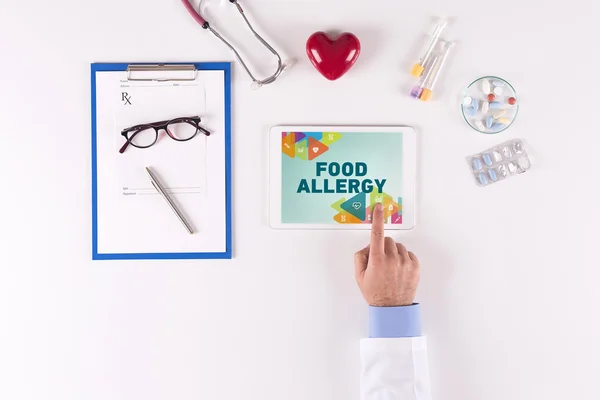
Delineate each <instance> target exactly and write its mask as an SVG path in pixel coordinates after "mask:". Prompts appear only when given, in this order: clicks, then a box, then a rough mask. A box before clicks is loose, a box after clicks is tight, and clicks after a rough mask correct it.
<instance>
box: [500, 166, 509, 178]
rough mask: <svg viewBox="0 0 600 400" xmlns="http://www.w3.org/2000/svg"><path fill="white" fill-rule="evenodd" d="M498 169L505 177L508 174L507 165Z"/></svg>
mask: <svg viewBox="0 0 600 400" xmlns="http://www.w3.org/2000/svg"><path fill="white" fill-rule="evenodd" d="M498 171H499V172H500V175H502V176H504V177H507V176H508V168H506V165H501V166H499V167H498Z"/></svg>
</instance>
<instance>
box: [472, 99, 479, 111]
mask: <svg viewBox="0 0 600 400" xmlns="http://www.w3.org/2000/svg"><path fill="white" fill-rule="evenodd" d="M471 107H473V110H475V111H477V110H479V100H477V99H473V104H471Z"/></svg>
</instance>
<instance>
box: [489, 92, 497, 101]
mask: <svg viewBox="0 0 600 400" xmlns="http://www.w3.org/2000/svg"><path fill="white" fill-rule="evenodd" d="M487 99H488V101H494V100H496V96H495V95H494V93H490V94H488V96H487Z"/></svg>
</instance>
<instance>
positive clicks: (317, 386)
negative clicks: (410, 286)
mask: <svg viewBox="0 0 600 400" xmlns="http://www.w3.org/2000/svg"><path fill="white" fill-rule="evenodd" d="M371 3H376V4H377V5H376V6H374V5H371ZM243 4H245V5H246V8H247V9H248V11H249V12H251V16H252V17H253V20H254V21H256V23H257V25H258V26H259V28H260V31H261V32H269V33H270V36H271V37H275V38H276V39H277V40H276V41H275V42H276V43H275V44H276V47H277V48H279V49H282V50H285V52H286V53H288V54H289V55H291V56H294V57H296V58H298V64H297V65H296V66H295V67H294V68H293V69H291V70H290V71H289V72H288V73H287V75H285V76H284V77H282V78H281V80H280V81H278V82H277V83H276V84H275V85H273V86H270V87H265V88H263V89H261V90H259V91H253V90H251V89H250V85H249V82H248V79H247V77H246V76H245V74H244V73H243V71H242V69H241V67H240V66H239V65H237V64H236V65H235V67H234V69H233V107H234V108H233V110H234V112H233V157H234V167H233V178H234V254H235V258H234V259H233V260H232V261H189V262H188V261H183V262H163V261H160V262H143V261H139V262H92V261H91V219H90V209H91V207H90V199H91V184H90V182H91V179H90V175H91V163H90V84H89V80H90V79H89V75H90V73H89V64H90V63H91V62H95V61H106V62H109V61H122V62H129V61H138V62H146V61H223V60H233V57H232V55H231V54H230V53H229V52H228V51H227V49H226V48H224V47H223V46H222V44H221V43H219V42H217V41H216V39H215V38H213V37H211V36H210V35H209V34H208V33H206V32H205V31H203V30H202V29H201V28H200V27H199V26H198V25H196V23H195V22H194V21H193V20H192V19H191V18H190V16H189V15H188V14H187V12H186V11H185V10H184V8H183V7H182V5H181V4H180V2H179V1H176V0H171V1H159V0H152V1H142V0H129V1H123V0H104V1H93V2H81V1H76V0H55V1H49V2H41V1H40V2H26V1H17V0H3V1H2V4H1V5H0V38H1V40H0V60H1V61H0V129H1V132H0V174H1V179H2V181H1V182H2V189H1V192H2V195H1V197H0V199H1V200H0V201H1V207H0V257H1V259H0V260H1V261H0V398H2V399H10V400H17V399H36V400H39V399H53V400H54V399H56V400H59V399H60V400H67V399H78V400H79V399H86V400H106V399H111V400H125V399H127V400H128V399H144V400H159V399H161V400H162V399H178V400H187V399H190V400H191V399H206V400H213V399H214V400H217V399H219V400H221V399H222V400H234V399H235V400H237V399H252V400H279V399H287V400H305V399H312V400H330V399H358V398H359V393H358V390H359V382H358V378H359V357H358V350H359V339H360V338H361V337H364V336H365V335H366V334H367V314H366V306H365V304H364V302H363V300H362V298H361V296H360V294H359V292H358V290H357V288H356V285H355V282H354V276H353V268H354V267H353V264H352V256H353V253H354V251H355V250H357V249H359V248H361V247H362V246H364V245H365V243H366V242H367V240H368V233H367V232H335V233H334V232H278V231H273V230H271V229H270V228H269V227H268V224H267V201H266V200H267V193H268V192H267V153H266V145H265V138H266V134H267V131H268V129H269V127H271V126H272V125H275V124H282V123H288V124H409V125H414V126H415V127H416V128H417V129H418V131H419V135H420V139H419V145H420V150H419V180H418V182H419V183H418V194H419V200H418V206H419V208H418V213H417V216H418V225H417V228H416V229H414V230H413V231H411V232H408V233H394V238H395V239H397V240H399V241H402V242H404V243H405V244H406V245H407V246H408V247H409V248H410V249H412V250H413V251H414V252H415V253H417V255H419V257H420V258H421V261H422V269H423V273H422V283H421V286H420V290H419V295H418V300H419V301H420V302H421V303H422V304H423V324H424V330H425V332H426V333H427V335H428V337H429V345H430V353H429V358H430V362H431V377H432V385H433V394H434V398H435V399H439V400H441V399H445V400H479V399H486V400H504V399H512V400H521V399H523V400H525V399H527V400H530V399H545V400H559V399H560V400H563V399H597V398H598V397H599V396H600V389H599V387H598V384H597V375H598V371H599V369H600V361H599V360H600V345H599V342H598V337H599V335H600V322H599V318H598V316H597V315H598V305H599V302H600V291H598V289H597V286H598V281H599V278H600V272H599V269H598V267H599V266H600V255H599V254H598V245H597V243H596V242H597V238H598V234H597V229H596V228H597V226H598V224H600V206H599V205H598V197H597V195H598V187H599V182H600V181H599V178H598V172H597V171H598V166H597V165H598V161H597V160H598V154H599V149H600V136H599V135H598V124H597V122H596V121H595V119H596V117H597V116H598V112H597V104H598V93H599V92H600V91H599V90H598V89H599V84H598V80H597V71H598V70H599V69H600V57H599V56H598V54H597V51H596V50H595V48H596V47H597V41H596V40H594V37H595V38H598V37H600V25H599V24H598V21H597V17H598V15H599V6H598V5H597V4H596V3H595V2H592V1H584V0H572V1H569V2H567V3H564V2H563V3H560V5H551V4H550V3H548V2H544V1H540V0H538V1H512V0H510V1H504V2H500V3H499V2H472V1H467V0H456V1H452V2H446V1H435V2H401V1H392V0H382V1H377V2H366V1H359V0H318V1H317V0H286V1H283V0H253V1H250V0H249V1H247V2H246V3H243ZM229 7H231V6H229ZM226 10H228V11H224V12H227V13H228V14H226V15H228V16H229V15H231V17H230V18H229V19H227V18H225V19H223V18H222V20H223V21H225V23H222V24H220V25H219V27H220V28H221V30H222V31H223V32H224V33H227V32H230V31H228V29H229V28H231V27H232V26H234V25H237V24H238V23H239V22H240V21H239V20H238V19H236V18H239V17H236V16H235V13H232V11H233V10H232V9H231V8H229V9H226ZM435 15H451V16H454V18H455V21H454V25H453V26H452V28H451V29H449V30H448V32H447V37H448V38H454V39H456V40H457V41H458V42H459V46H458V47H457V51H456V53H455V54H454V56H453V57H452V59H451V61H450V63H449V68H448V70H447V71H446V74H445V77H444V80H443V82H442V84H441V85H440V87H439V90H438V91H437V93H436V94H437V96H438V98H437V100H436V101H435V102H431V103H429V104H424V103H419V102H415V101H413V100H411V99H410V98H409V97H408V95H407V93H406V86H407V84H409V82H410V80H409V76H408V74H407V71H408V69H409V68H410V65H411V63H412V62H414V58H415V57H418V55H419V54H418V53H419V51H418V50H417V49H418V48H419V47H418V46H419V44H420V43H422V42H420V41H419V40H420V38H421V37H422V36H423V35H424V34H425V33H427V31H428V30H429V29H430V28H429V27H430V25H429V22H430V21H429V18H430V17H432V16H435ZM221 22H222V21H221ZM227 22H228V23H227ZM223 25H225V26H223ZM215 26H216V25H215ZM231 29H233V28H231ZM233 30H234V31H235V34H234V35H233V36H234V38H235V36H236V34H237V31H238V29H237V28H235V29H233ZM317 30H334V31H336V30H340V31H345V30H347V31H350V32H353V33H354V34H356V35H357V36H358V37H359V38H360V40H361V42H362V45H363V53H362V55H361V57H360V59H359V61H358V63H357V65H356V66H355V67H354V68H353V69H352V70H351V71H350V72H349V73H348V75H347V76H345V77H344V78H343V79H341V80H339V81H337V82H334V83H330V82H327V81H325V79H323V78H322V77H321V76H320V75H318V74H317V72H316V71H315V70H314V69H313V67H312V66H311V65H310V63H309V62H308V60H307V59H306V57H305V55H304V54H305V53H304V44H305V41H306V39H307V38H308V36H309V35H310V34H312V33H313V32H315V31H317ZM240 40H241V39H240ZM258 54H261V53H258ZM256 58H258V61H259V62H260V61H263V62H265V60H266V61H267V62H268V61H269V60H270V59H268V58H263V57H255V59H256ZM487 74H496V75H498V76H501V77H504V78H505V79H507V80H509V81H510V82H511V83H512V84H513V85H514V86H515V88H516V89H517V91H518V93H519V95H520V100H521V110H520V114H519V117H518V119H517V121H516V122H515V124H514V125H513V126H512V127H511V128H510V129H509V130H507V131H506V132H504V133H502V134H500V135H497V136H484V135H481V134H478V133H476V132H474V131H472V130H471V129H470V128H468V127H467V126H466V125H465V124H464V121H462V119H461V116H460V114H459V112H458V107H457V96H458V94H459V92H460V89H461V88H462V87H464V86H465V85H466V84H468V83H469V82H471V80H472V79H474V78H476V77H479V76H482V75H487ZM516 137H519V138H523V139H524V140H526V142H527V144H528V145H529V148H530V153H531V156H532V159H533V169H532V170H531V171H530V172H528V173H527V174H525V175H523V176H519V177H516V178H513V179H511V180H509V181H506V182H503V183H500V184H497V185H494V186H492V187H488V188H485V189H481V188H478V187H477V186H475V184H474V182H473V180H472V177H471V176H470V175H469V173H468V168H467V167H466V164H465V157H466V156H468V155H469V154H472V153H475V152H478V151H480V150H483V149H485V148H487V147H489V146H492V145H494V144H497V143H500V142H502V141H504V140H508V139H511V138H516ZM594 315H596V316H595V317H594Z"/></svg>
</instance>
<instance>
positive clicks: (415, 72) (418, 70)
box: [410, 21, 448, 78]
mask: <svg viewBox="0 0 600 400" xmlns="http://www.w3.org/2000/svg"><path fill="white" fill-rule="evenodd" d="M446 25H448V22H447V21H441V22H439V23H438V24H437V26H436V27H435V30H434V31H433V35H431V39H429V43H428V44H427V47H426V48H425V55H424V56H423V57H421V59H420V60H419V62H418V63H417V64H415V65H414V66H413V68H412V70H411V71H410V74H411V75H412V76H414V77H415V78H418V77H420V76H421V75H423V71H424V70H425V64H427V61H428V60H429V57H431V53H432V52H433V50H434V49H435V46H436V45H437V43H438V40H439V39H440V36H442V32H443V31H444V28H446Z"/></svg>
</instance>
